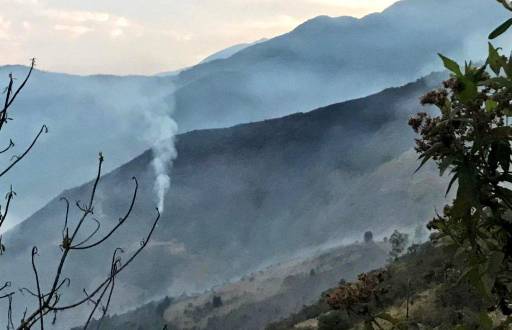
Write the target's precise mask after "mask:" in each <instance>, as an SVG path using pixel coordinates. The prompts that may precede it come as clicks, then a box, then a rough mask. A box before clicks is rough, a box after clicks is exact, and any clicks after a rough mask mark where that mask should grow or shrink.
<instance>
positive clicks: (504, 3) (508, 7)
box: [496, 0, 512, 11]
mask: <svg viewBox="0 0 512 330" xmlns="http://www.w3.org/2000/svg"><path fill="white" fill-rule="evenodd" d="M496 1H498V2H499V3H501V4H502V5H503V7H505V8H506V9H508V10H510V11H512V5H511V4H509V3H508V2H507V0H496Z"/></svg>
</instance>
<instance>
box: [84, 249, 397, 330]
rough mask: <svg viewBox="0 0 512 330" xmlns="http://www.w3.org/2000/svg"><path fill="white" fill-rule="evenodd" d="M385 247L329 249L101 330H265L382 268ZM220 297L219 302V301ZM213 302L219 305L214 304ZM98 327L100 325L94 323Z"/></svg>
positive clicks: (119, 318) (121, 318) (158, 304)
mask: <svg viewBox="0 0 512 330" xmlns="http://www.w3.org/2000/svg"><path fill="white" fill-rule="evenodd" d="M387 252H388V246H387V244H384V243H382V242H380V243H374V242H370V243H358V244H352V245H348V246H338V247H331V248H328V249H325V250H324V251H322V252H317V253H314V254H313V255H308V256H304V257H300V258H295V259H291V260H289V261H286V262H282V263H278V264H274V265H270V266H266V267H264V268H262V269H261V270H259V271H256V272H253V273H250V274H247V275H245V276H243V277H242V278H241V279H237V280H234V281H232V282H230V283H226V284H223V285H219V286H216V287H214V288H212V289H211V290H208V291H207V292H204V293H202V294H196V295H191V296H181V297H175V298H165V299H163V300H160V301H155V302H151V303H149V304H147V305H144V306H142V307H140V308H138V309H136V310H134V311H130V312H128V313H125V314H121V315H114V316H111V317H107V318H105V319H104V320H102V321H101V324H100V327H99V328H100V329H111V330H121V329H122V330H136V329H140V328H144V329H158V328H162V327H163V325H164V324H165V325H167V327H168V329H173V330H174V329H176V330H178V329H179V330H185V329H223V330H236V329H244V330H251V329H255V330H257V329H263V328H264V327H265V326H266V325H267V324H269V323H270V322H272V321H277V320H280V319H282V318H284V317H286V316H288V315H289V314H291V313H294V312H298V311H300V310H301V309H302V308H303V306H304V305H307V304H312V303H314V302H316V300H317V298H318V296H319V295H320V294H321V293H322V292H323V291H325V290H327V289H328V288H330V287H332V286H334V285H336V284H337V283H338V282H339V281H340V279H342V278H343V279H346V280H353V279H355V278H356V276H357V275H358V274H359V273H361V272H363V271H367V270H370V269H373V268H377V267H380V266H382V265H383V264H384V262H385V260H386V257H387ZM215 297H218V298H215ZM214 299H216V303H215V304H214ZM91 326H92V327H93V328H96V327H98V322H96V323H93V324H91Z"/></svg>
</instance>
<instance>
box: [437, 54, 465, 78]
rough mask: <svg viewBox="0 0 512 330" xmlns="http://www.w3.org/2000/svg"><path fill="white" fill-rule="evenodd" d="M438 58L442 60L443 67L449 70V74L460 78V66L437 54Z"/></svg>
mask: <svg viewBox="0 0 512 330" xmlns="http://www.w3.org/2000/svg"><path fill="white" fill-rule="evenodd" d="M438 55H439V57H441V59H442V60H443V64H444V67H445V68H447V69H448V70H450V71H451V72H453V73H455V74H456V75H457V77H461V76H462V71H461V70H460V66H459V65H458V64H457V62H455V61H454V60H452V59H450V58H448V57H446V56H444V55H442V54H438Z"/></svg>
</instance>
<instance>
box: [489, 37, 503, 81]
mask: <svg viewBox="0 0 512 330" xmlns="http://www.w3.org/2000/svg"><path fill="white" fill-rule="evenodd" d="M487 63H488V64H489V65H490V67H491V69H492V71H493V72H494V73H495V74H496V75H499V74H500V71H501V68H502V67H504V66H505V65H506V64H507V62H506V60H505V59H504V58H503V57H502V56H501V55H500V54H499V53H498V49H496V48H494V46H493V45H492V44H491V43H489V57H488V58H487Z"/></svg>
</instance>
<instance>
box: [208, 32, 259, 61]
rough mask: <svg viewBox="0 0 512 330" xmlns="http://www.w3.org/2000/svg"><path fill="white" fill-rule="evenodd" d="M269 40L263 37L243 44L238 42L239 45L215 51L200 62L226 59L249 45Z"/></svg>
mask: <svg viewBox="0 0 512 330" xmlns="http://www.w3.org/2000/svg"><path fill="white" fill-rule="evenodd" d="M267 40H268V39H266V38H263V39H260V40H257V41H255V42H250V43H242V44H237V45H234V46H231V47H228V48H226V49H223V50H221V51H218V52H216V53H213V54H212V55H210V56H208V57H207V58H205V59H204V60H202V61H201V62H200V64H204V63H208V62H212V61H216V60H225V59H227V58H230V57H231V56H233V55H235V54H236V53H238V52H240V51H242V50H244V49H246V48H248V47H251V46H254V45H257V44H259V43H262V42H265V41H267Z"/></svg>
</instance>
